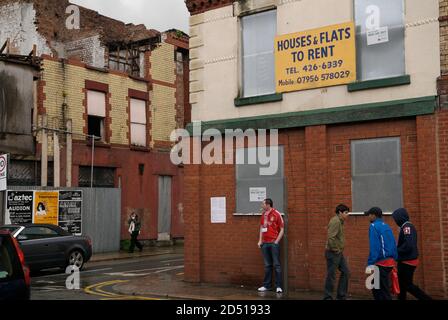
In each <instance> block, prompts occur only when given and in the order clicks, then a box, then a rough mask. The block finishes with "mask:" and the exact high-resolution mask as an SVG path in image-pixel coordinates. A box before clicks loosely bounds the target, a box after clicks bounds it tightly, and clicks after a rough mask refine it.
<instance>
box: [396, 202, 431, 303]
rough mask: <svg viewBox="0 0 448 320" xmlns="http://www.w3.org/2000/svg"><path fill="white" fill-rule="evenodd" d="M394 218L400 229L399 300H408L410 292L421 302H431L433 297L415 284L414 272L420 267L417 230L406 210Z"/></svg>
mask: <svg viewBox="0 0 448 320" xmlns="http://www.w3.org/2000/svg"><path fill="white" fill-rule="evenodd" d="M392 217H393V218H394V220H395V223H396V224H397V225H398V226H399V227H400V235H399V237H398V244H397V250H398V280H399V283H400V295H399V296H398V299H399V300H406V294H407V292H409V293H410V294H412V295H413V296H414V297H416V298H417V299H419V300H431V297H429V296H428V295H427V294H426V293H425V292H423V290H421V289H420V288H419V287H418V286H416V285H415V284H414V283H413V278H414V272H415V269H416V268H417V266H418V248H417V230H416V229H415V227H414V225H413V224H412V223H411V222H410V221H409V214H408V212H407V211H406V209H403V208H401V209H398V210H395V211H394V213H393V214H392Z"/></svg>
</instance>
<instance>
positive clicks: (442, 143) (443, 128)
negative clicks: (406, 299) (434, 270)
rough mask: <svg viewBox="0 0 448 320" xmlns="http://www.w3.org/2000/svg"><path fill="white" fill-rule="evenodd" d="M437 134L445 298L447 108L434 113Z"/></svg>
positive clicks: (447, 289) (447, 293)
mask: <svg viewBox="0 0 448 320" xmlns="http://www.w3.org/2000/svg"><path fill="white" fill-rule="evenodd" d="M436 117H437V133H438V159H439V162H438V165H439V184H440V185H439V197H440V215H441V225H440V229H441V237H442V255H443V260H442V264H443V269H444V278H443V285H444V290H445V298H446V297H448V270H447V267H448V266H447V263H448V108H446V107H445V108H442V109H440V110H439V111H438V112H437V113H436Z"/></svg>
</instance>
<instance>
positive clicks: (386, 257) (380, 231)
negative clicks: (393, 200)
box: [365, 207, 398, 300]
mask: <svg viewBox="0 0 448 320" xmlns="http://www.w3.org/2000/svg"><path fill="white" fill-rule="evenodd" d="M365 215H367V216H369V220H370V228H369V246H370V253H369V259H368V262H367V265H368V266H375V267H376V268H377V270H378V271H379V273H380V283H379V288H373V289H372V294H373V297H374V299H375V300H392V296H391V281H390V273H391V272H392V269H393V267H394V266H395V261H396V260H397V257H398V255H397V244H396V242H395V238H394V234H393V233H392V229H391V228H390V226H389V225H388V224H387V223H385V222H384V221H383V211H382V210H381V209H380V208H377V207H374V208H371V209H370V210H369V211H366V212H365Z"/></svg>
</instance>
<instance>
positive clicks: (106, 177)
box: [78, 167, 115, 188]
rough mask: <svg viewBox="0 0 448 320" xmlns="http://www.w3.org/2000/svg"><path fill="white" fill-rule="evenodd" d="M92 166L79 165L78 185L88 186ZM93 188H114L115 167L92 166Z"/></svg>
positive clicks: (89, 184)
mask: <svg viewBox="0 0 448 320" xmlns="http://www.w3.org/2000/svg"><path fill="white" fill-rule="evenodd" d="M91 176H92V167H79V183H78V184H79V187H85V188H90V186H91ZM93 187H94V188H115V168H103V167H94V168H93Z"/></svg>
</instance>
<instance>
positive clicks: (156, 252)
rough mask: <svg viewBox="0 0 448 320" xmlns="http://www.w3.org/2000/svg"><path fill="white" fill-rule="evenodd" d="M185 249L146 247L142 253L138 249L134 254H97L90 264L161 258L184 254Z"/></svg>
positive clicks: (122, 252)
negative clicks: (166, 255) (167, 255)
mask: <svg viewBox="0 0 448 320" xmlns="http://www.w3.org/2000/svg"><path fill="white" fill-rule="evenodd" d="M183 250H184V247H183V246H180V245H176V246H171V247H144V249H143V251H142V252H139V251H138V249H137V250H135V252H134V253H128V252H127V251H120V252H111V253H97V254H94V255H93V256H92V258H91V259H90V260H89V262H102V261H111V260H123V259H137V258H143V257H150V256H160V255H165V254H183Z"/></svg>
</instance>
